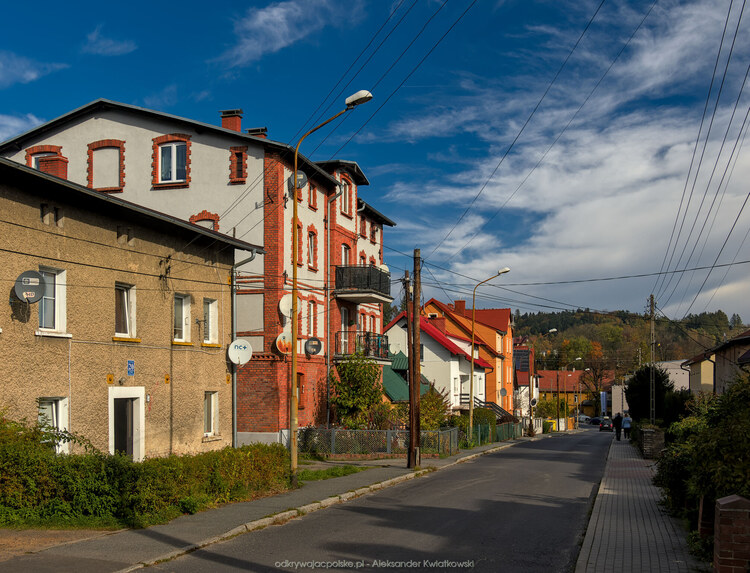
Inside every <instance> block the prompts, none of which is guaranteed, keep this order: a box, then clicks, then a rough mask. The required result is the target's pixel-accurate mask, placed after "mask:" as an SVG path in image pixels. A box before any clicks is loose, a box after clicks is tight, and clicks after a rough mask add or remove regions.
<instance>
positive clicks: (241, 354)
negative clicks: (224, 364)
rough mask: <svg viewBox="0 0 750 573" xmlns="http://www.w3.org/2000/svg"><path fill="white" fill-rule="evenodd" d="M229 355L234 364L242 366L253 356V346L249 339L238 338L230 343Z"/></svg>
mask: <svg viewBox="0 0 750 573" xmlns="http://www.w3.org/2000/svg"><path fill="white" fill-rule="evenodd" d="M227 356H228V357H229V361H230V362H231V363H232V364H237V365H238V366H242V365H243V364H245V363H246V362H248V361H249V360H250V359H251V358H252V357H253V347H252V346H250V343H249V342H248V341H247V340H245V339H243V338H238V339H237V340H235V341H234V342H232V343H231V344H230V345H229V348H228V349H227Z"/></svg>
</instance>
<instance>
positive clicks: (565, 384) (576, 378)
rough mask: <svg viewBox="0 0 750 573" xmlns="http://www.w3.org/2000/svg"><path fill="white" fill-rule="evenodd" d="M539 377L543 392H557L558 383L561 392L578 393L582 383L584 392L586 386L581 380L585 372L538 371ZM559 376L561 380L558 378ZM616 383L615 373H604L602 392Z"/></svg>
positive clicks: (540, 388) (540, 387)
mask: <svg viewBox="0 0 750 573" xmlns="http://www.w3.org/2000/svg"><path fill="white" fill-rule="evenodd" d="M536 373H537V376H539V390H540V391H541V392H557V383H558V380H559V382H560V392H577V391H578V389H579V386H578V383H579V382H580V383H581V386H580V389H581V390H584V389H585V388H586V387H585V384H584V383H583V381H582V380H581V377H582V376H583V375H584V373H585V371H584V370H537V372H536ZM558 375H559V378H558ZM612 382H614V372H612V371H607V372H605V373H604V379H603V380H602V390H609V389H610V388H611V387H612Z"/></svg>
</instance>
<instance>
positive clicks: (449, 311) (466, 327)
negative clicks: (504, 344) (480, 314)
mask: <svg viewBox="0 0 750 573" xmlns="http://www.w3.org/2000/svg"><path fill="white" fill-rule="evenodd" d="M431 303H432V304H434V305H435V306H437V307H438V308H439V309H440V310H441V311H442V312H443V313H444V314H445V315H446V316H450V317H451V318H452V319H453V321H454V322H455V323H456V324H457V325H458V327H459V328H460V329H461V330H463V331H464V332H465V333H466V334H467V337H470V336H471V314H469V316H468V317H466V316H464V315H462V314H460V313H458V312H456V311H455V310H454V309H453V308H451V307H450V306H448V305H447V304H445V303H443V302H440V301H439V300H437V299H434V298H432V299H430V300H429V301H427V303H426V304H425V306H427V305H428V304H431ZM462 321H468V323H467V324H464V323H463V322H462ZM475 322H478V323H480V324H484V323H483V322H481V321H479V320H475ZM451 336H454V335H453V334H451ZM456 338H459V337H458V336H456ZM467 340H469V341H471V339H470V338H467ZM474 343H475V344H481V345H482V346H484V347H485V348H486V349H487V350H488V351H489V352H490V353H492V354H495V355H497V356H500V355H501V354H502V352H499V351H498V350H497V349H496V348H495V346H494V345H493V344H489V343H488V342H486V341H485V340H484V339H483V338H482V337H481V336H480V335H479V334H478V333H477V332H476V331H474Z"/></svg>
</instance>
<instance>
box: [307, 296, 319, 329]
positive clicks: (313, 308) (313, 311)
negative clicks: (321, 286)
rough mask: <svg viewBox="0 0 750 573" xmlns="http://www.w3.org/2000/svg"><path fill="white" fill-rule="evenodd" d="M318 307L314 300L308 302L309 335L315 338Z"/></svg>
mask: <svg viewBox="0 0 750 573" xmlns="http://www.w3.org/2000/svg"><path fill="white" fill-rule="evenodd" d="M317 313H318V305H317V304H316V303H315V301H314V300H309V301H307V335H308V336H315V332H316V328H315V326H316V323H317V320H318V315H317Z"/></svg>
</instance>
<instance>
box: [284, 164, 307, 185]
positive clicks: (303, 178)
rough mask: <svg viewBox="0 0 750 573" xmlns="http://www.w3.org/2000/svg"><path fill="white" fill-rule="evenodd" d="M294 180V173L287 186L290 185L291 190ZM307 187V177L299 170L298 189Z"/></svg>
mask: <svg viewBox="0 0 750 573" xmlns="http://www.w3.org/2000/svg"><path fill="white" fill-rule="evenodd" d="M293 178H294V173H292V174H291V175H290V176H289V179H288V180H287V184H288V185H289V189H291V188H292V179H293ZM305 185H307V175H306V174H305V172H304V171H300V170H299V169H298V170H297V189H304V187H305Z"/></svg>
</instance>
